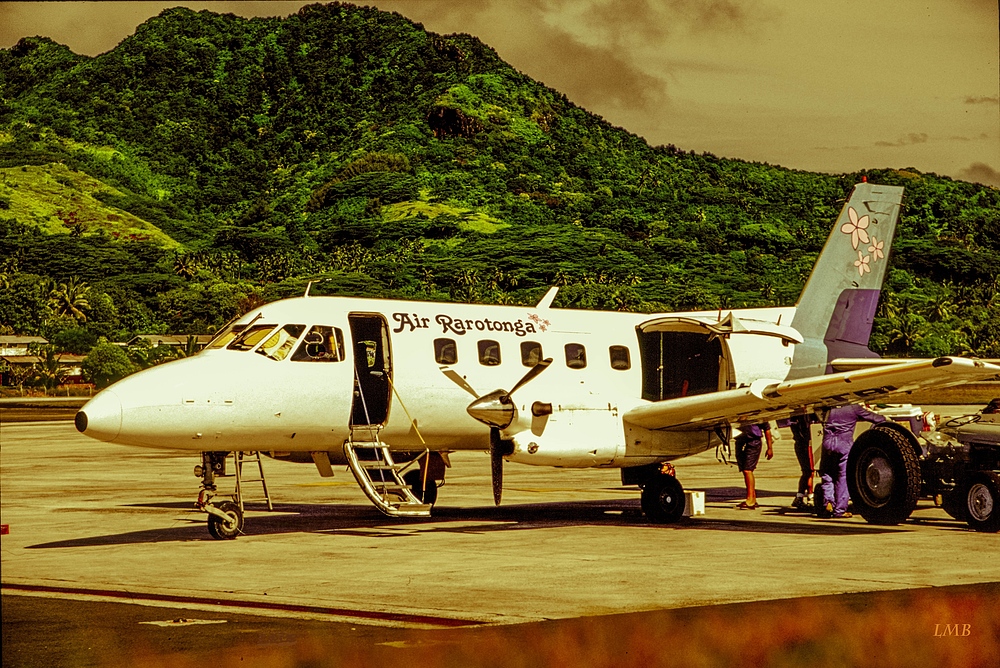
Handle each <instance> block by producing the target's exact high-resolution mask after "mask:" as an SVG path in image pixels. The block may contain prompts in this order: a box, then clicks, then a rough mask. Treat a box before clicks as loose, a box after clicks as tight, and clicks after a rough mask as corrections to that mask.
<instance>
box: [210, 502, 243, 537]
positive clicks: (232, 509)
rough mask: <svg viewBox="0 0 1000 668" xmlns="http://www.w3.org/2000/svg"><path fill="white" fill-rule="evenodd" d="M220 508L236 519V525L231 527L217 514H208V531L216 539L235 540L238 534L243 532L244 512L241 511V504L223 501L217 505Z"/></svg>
mask: <svg viewBox="0 0 1000 668" xmlns="http://www.w3.org/2000/svg"><path fill="white" fill-rule="evenodd" d="M216 508H218V509H219V510H221V511H222V512H224V513H225V514H226V515H229V516H230V517H231V518H234V519H235V520H236V526H235V527H230V526H228V525H227V524H226V523H225V522H223V521H222V518H220V517H216V516H215V515H209V516H208V533H210V534H212V538H215V539H216V540H233V539H234V538H236V536H238V535H240V534H241V533H243V513H242V511H240V506H239V504H237V503H235V502H233V501H223V502H222V503H220V504H218V505H217V506H216Z"/></svg>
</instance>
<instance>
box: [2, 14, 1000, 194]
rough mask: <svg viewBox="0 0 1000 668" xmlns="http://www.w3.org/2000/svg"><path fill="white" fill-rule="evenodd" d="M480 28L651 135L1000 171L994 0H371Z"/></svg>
mask: <svg viewBox="0 0 1000 668" xmlns="http://www.w3.org/2000/svg"><path fill="white" fill-rule="evenodd" d="M303 4H307V3H302V2H246V3H241V2H134V3H133V2H112V3H100V2H95V3H87V2H81V3H60V2H53V3H41V4H40V3H0V47H3V48H9V47H10V46H12V45H13V44H15V43H16V42H17V40H18V39H20V38H21V37H24V36H28V35H45V36H48V37H51V38H52V39H54V40H56V41H57V42H61V43H63V44H67V45H68V46H69V47H70V48H72V49H73V50H74V51H76V52H77V53H84V54H88V55H96V54H98V53H101V52H103V51H107V50H109V49H111V48H114V46H115V45H116V44H117V43H118V42H119V41H121V40H122V39H123V38H124V37H126V36H127V35H129V34H131V33H132V32H134V30H135V27H136V26H137V25H139V24H140V23H142V22H143V21H145V20H146V19H147V18H149V17H150V16H153V15H155V14H157V13H159V12H160V11H161V10H162V9H163V8H164V7H172V6H176V5H186V6H189V7H192V8H196V9H202V8H208V9H211V10H213V11H219V12H233V13H235V14H240V15H244V16H261V15H268V16H271V15H285V14H288V13H292V12H294V11H296V10H297V9H298V8H299V7H300V6H302V5H303ZM358 4H369V5H374V6H377V7H380V8H382V9H387V10H392V11H397V12H399V13H401V14H403V15H404V16H406V17H408V18H410V19H412V20H414V21H417V22H419V23H422V24H423V25H424V27H425V28H427V29H428V30H432V31H434V32H438V33H452V32H466V33H470V34H473V35H476V36H477V37H479V38H480V39H482V40H483V41H484V42H486V43H487V44H489V45H490V46H492V47H493V48H495V49H496V50H497V51H498V52H499V54H500V56H501V57H502V58H503V59H504V60H506V61H507V62H509V63H510V64H511V65H513V66H514V67H516V68H517V69H519V70H521V71H522V72H524V73H526V74H528V75H529V76H531V77H533V78H535V79H537V80H539V81H541V82H543V83H545V84H546V85H548V86H551V87H552V88H555V89H558V90H559V91H561V92H563V93H565V94H566V95H567V96H568V97H569V98H570V99H571V100H573V101H574V102H575V103H577V104H579V105H580V106H582V107H584V108H586V109H588V110H590V111H592V112H595V113H597V114H600V115H601V116H603V117H604V118H606V119H607V120H608V121H610V122H612V123H614V124H615V125H619V126H621V127H624V128H626V129H627V130H629V131H631V132H634V133H636V134H639V135H641V136H643V137H645V138H646V139H647V140H648V141H649V142H650V143H651V144H654V145H655V144H675V145H677V146H679V147H680V148H683V149H686V150H695V151H698V152H701V151H710V152H712V153H715V154H717V155H721V156H726V157H734V158H742V159H745V160H755V161H763V162H769V163H771V164H776V165H782V166H784V167H791V168H796V169H806V170H813V171H822V172H847V171H854V170H862V169H867V168H879V167H899V168H904V167H914V168H916V169H919V170H920V171H924V172H936V173H939V174H944V175H948V176H952V177H955V178H962V179H967V180H972V181H978V182H981V183H989V184H991V185H994V186H997V187H1000V64H998V60H1000V58H998V52H1000V15H998V3H997V0H922V1H921V0H836V1H834V0H828V1H827V2H820V1H818V0H813V1H812V2H804V1H803V0H371V1H369V2H360V3H358Z"/></svg>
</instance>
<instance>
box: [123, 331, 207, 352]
mask: <svg viewBox="0 0 1000 668" xmlns="http://www.w3.org/2000/svg"><path fill="white" fill-rule="evenodd" d="M189 336H193V337H194V339H195V343H196V344H197V346H198V350H201V349H202V348H204V347H205V346H206V345H208V342H209V341H211V340H212V335H211V334H139V335H138V336H134V337H132V338H131V339H129V341H128V343H126V345H129V346H135V345H139V343H140V342H141V341H148V342H149V344H150V345H151V346H152V347H153V348H158V347H160V346H178V347H181V348H183V347H184V346H186V345H187V344H188V337H189Z"/></svg>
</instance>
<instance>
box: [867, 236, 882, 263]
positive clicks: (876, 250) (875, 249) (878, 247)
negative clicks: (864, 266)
mask: <svg viewBox="0 0 1000 668" xmlns="http://www.w3.org/2000/svg"><path fill="white" fill-rule="evenodd" d="M883 246H885V242H884V241H879V240H878V239H876V238H875V237H874V236H872V245H871V246H869V247H868V252H869V253H871V254H872V261H873V262H874V261H875V260H878V259H879V258H881V257H885V253H883V252H882V247H883Z"/></svg>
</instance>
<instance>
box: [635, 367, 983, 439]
mask: <svg viewBox="0 0 1000 668" xmlns="http://www.w3.org/2000/svg"><path fill="white" fill-rule="evenodd" d="M991 377H992V378H993V379H995V380H1000V366H997V365H994V364H989V363H987V362H983V361H981V360H970V359H965V358H962V357H940V358H938V359H934V360H929V359H928V360H919V361H903V362H899V363H897V364H889V365H881V366H877V367H872V368H865V369H861V370H856V371H845V372H842V373H834V374H829V375H826V376H813V377H810V378H799V379H796V380H789V381H775V380H767V379H762V380H758V381H757V382H755V383H753V384H752V385H750V386H749V387H742V388H738V389H735V390H724V391H722V392H711V393H708V394H699V395H695V396H691V397H679V398H677V399H666V400H664V401H658V402H655V403H650V404H643V405H641V406H637V407H636V408H633V409H632V410H630V411H628V412H627V413H625V414H624V415H623V416H622V419H623V420H624V421H625V422H626V423H628V424H632V425H635V426H637V427H643V428H645V429H660V430H673V431H692V430H705V429H714V428H715V427H717V426H719V425H721V424H725V423H735V424H740V423H747V422H763V421H765V420H776V419H780V418H784V417H788V416H790V415H795V414H800V413H803V412H808V411H812V410H814V409H817V408H831V407H833V406H842V405H844V404H851V403H860V402H862V401H873V400H880V401H881V400H885V399H887V398H890V397H892V396H894V395H900V394H903V393H906V392H912V391H913V390H918V389H925V388H933V387H949V386H952V385H960V384H962V383H965V382H968V381H970V380H989V379H990V378H991Z"/></svg>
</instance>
